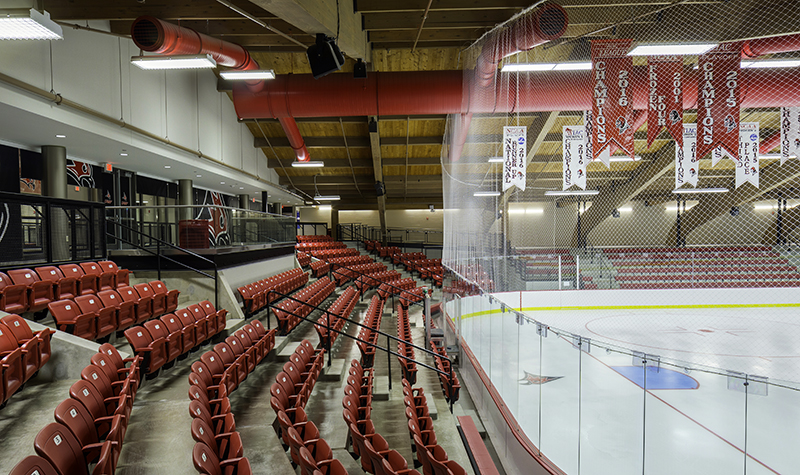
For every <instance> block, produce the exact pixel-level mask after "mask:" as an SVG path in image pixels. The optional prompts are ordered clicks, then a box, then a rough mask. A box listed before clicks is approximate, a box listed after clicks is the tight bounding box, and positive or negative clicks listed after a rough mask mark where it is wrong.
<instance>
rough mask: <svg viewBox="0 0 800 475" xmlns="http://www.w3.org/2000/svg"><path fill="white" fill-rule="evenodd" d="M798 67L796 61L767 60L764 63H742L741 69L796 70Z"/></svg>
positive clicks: (799, 61) (798, 62) (799, 64)
mask: <svg viewBox="0 0 800 475" xmlns="http://www.w3.org/2000/svg"><path fill="white" fill-rule="evenodd" d="M798 66H800V60H797V59H783V60H781V59H769V60H766V61H742V68H749V69H765V68H796V67H798Z"/></svg>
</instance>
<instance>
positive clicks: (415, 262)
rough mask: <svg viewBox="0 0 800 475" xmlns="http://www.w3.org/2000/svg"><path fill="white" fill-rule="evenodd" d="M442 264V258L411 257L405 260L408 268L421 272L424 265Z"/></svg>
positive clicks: (411, 270) (434, 265)
mask: <svg viewBox="0 0 800 475" xmlns="http://www.w3.org/2000/svg"><path fill="white" fill-rule="evenodd" d="M441 265H442V260H441V259H428V258H427V257H425V258H422V259H409V260H407V261H405V266H406V270H408V271H409V272H419V271H420V269H422V268H423V267H436V266H441Z"/></svg>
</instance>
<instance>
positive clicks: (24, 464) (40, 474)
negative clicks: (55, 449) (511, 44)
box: [8, 455, 61, 475]
mask: <svg viewBox="0 0 800 475" xmlns="http://www.w3.org/2000/svg"><path fill="white" fill-rule="evenodd" d="M8 475H61V474H60V473H58V471H57V470H56V469H55V467H53V465H52V464H51V463H50V462H48V461H47V460H46V459H43V458H42V457H39V456H38V455H29V456H27V457H25V458H24V459H22V461H21V462H20V463H18V464H17V465H15V466H14V468H12V469H11V472H10V473H9V474H8Z"/></svg>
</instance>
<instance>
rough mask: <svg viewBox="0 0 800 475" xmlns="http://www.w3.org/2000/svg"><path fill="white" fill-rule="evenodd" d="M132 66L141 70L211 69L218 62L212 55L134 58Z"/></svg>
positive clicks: (132, 58)
mask: <svg viewBox="0 0 800 475" xmlns="http://www.w3.org/2000/svg"><path fill="white" fill-rule="evenodd" d="M131 64H133V65H135V66H137V67H139V68H141V69H147V70H151V69H211V68H215V67H217V62H216V61H215V60H214V58H213V57H212V56H211V55H210V54H187V55H175V56H162V55H154V56H132V57H131Z"/></svg>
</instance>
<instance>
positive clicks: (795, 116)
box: [781, 107, 800, 165]
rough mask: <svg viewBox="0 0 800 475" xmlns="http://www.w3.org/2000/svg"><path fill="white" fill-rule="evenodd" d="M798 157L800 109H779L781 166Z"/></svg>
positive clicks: (799, 146) (799, 152) (799, 155)
mask: <svg viewBox="0 0 800 475" xmlns="http://www.w3.org/2000/svg"><path fill="white" fill-rule="evenodd" d="M797 157H800V107H782V108H781V165H783V164H784V162H786V160H788V159H790V158H797Z"/></svg>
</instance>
